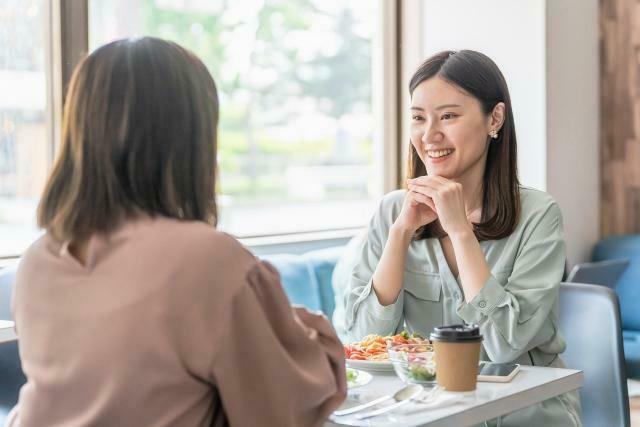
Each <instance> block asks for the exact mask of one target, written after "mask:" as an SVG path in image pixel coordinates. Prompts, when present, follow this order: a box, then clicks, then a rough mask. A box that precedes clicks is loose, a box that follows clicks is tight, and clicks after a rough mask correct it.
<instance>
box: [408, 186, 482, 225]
mask: <svg viewBox="0 0 640 427" xmlns="http://www.w3.org/2000/svg"><path fill="white" fill-rule="evenodd" d="M407 183H408V188H409V191H410V193H411V194H412V195H413V199H414V200H415V201H417V202H419V203H420V204H425V205H426V204H430V206H432V209H433V210H434V211H435V213H436V215H437V218H438V219H439V220H440V225H441V226H442V229H443V230H444V231H445V233H447V234H448V235H449V236H453V235H457V234H460V233H466V232H469V231H473V226H472V225H471V222H470V221H469V219H468V218H467V212H466V208H465V204H464V196H463V193H462V185H461V184H459V183H457V182H454V181H450V180H448V179H446V178H442V177H440V176H420V177H418V178H414V179H410V180H408V181H407Z"/></svg>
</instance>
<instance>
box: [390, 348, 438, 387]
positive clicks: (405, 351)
mask: <svg viewBox="0 0 640 427" xmlns="http://www.w3.org/2000/svg"><path fill="white" fill-rule="evenodd" d="M387 352H388V353H389V360H390V361H391V363H392V364H393V369H394V370H395V371H396V374H397V375H398V377H400V379H401V380H402V381H403V382H405V383H411V384H433V383H434V382H435V381H436V360H435V353H434V351H433V346H432V345H431V344H397V345H394V346H391V347H389V348H388V349H387Z"/></svg>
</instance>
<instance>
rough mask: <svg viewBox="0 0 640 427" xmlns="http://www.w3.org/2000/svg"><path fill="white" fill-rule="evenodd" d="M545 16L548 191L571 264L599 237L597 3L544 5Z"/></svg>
mask: <svg viewBox="0 0 640 427" xmlns="http://www.w3.org/2000/svg"><path fill="white" fill-rule="evenodd" d="M546 17H547V18H546V19H547V37H546V38H547V40H546V47H547V67H546V68H547V78H546V81H547V88H546V92H547V111H546V115H547V191H548V192H549V193H551V194H552V195H553V196H554V197H555V198H556V200H557V201H558V203H559V204H560V208H561V209H562V213H563V215H564V223H565V224H564V228H565V234H566V239H567V242H568V250H569V254H568V255H569V261H570V262H573V263H575V262H579V261H582V260H589V259H590V257H591V249H592V247H593V245H594V244H595V242H596V241H597V240H598V238H599V236H600V135H599V132H600V109H599V104H600V99H599V60H598V58H599V56H598V54H599V52H598V50H599V48H598V32H599V30H598V0H548V1H547V13H546Z"/></svg>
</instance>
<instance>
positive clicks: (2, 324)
mask: <svg viewBox="0 0 640 427" xmlns="http://www.w3.org/2000/svg"><path fill="white" fill-rule="evenodd" d="M14 326H15V325H14V324H13V322H11V321H9V320H0V344H1V343H3V342H9V341H16V340H17V339H18V337H17V336H16V330H15V328H14Z"/></svg>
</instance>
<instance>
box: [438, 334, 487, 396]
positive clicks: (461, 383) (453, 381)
mask: <svg viewBox="0 0 640 427" xmlns="http://www.w3.org/2000/svg"><path fill="white" fill-rule="evenodd" d="M430 338H431V341H432V342H433V348H434V350H435V356H436V381H437V382H438V384H439V385H441V386H442V387H444V388H445V389H446V390H447V391H473V390H475V389H476V382H477V381H478V363H479V362H480V344H481V342H482V335H480V328H479V327H478V325H449V326H440V327H437V328H434V329H433V332H432V333H431V336H430Z"/></svg>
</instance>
